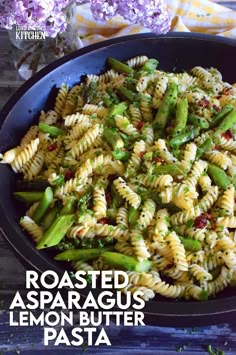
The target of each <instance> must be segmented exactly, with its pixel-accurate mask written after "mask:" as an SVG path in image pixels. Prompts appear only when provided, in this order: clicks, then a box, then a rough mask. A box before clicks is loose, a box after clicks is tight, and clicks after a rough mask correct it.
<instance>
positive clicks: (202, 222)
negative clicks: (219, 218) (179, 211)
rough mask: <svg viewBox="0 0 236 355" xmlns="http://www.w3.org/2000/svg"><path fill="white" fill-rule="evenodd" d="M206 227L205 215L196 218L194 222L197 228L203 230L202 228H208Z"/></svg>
mask: <svg viewBox="0 0 236 355" xmlns="http://www.w3.org/2000/svg"><path fill="white" fill-rule="evenodd" d="M206 225H207V219H206V218H205V216H204V214H201V215H200V216H198V217H197V218H195V221H194V227H195V228H199V229H202V228H204V227H206Z"/></svg>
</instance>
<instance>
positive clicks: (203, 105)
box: [198, 99, 210, 107]
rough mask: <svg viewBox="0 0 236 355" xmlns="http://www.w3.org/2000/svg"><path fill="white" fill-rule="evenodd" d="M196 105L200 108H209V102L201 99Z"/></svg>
mask: <svg viewBox="0 0 236 355" xmlns="http://www.w3.org/2000/svg"><path fill="white" fill-rule="evenodd" d="M198 105H199V106H202V107H209V105H210V101H208V100H207V99H201V100H199V102H198Z"/></svg>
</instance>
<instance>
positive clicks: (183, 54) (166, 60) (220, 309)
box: [0, 33, 236, 326]
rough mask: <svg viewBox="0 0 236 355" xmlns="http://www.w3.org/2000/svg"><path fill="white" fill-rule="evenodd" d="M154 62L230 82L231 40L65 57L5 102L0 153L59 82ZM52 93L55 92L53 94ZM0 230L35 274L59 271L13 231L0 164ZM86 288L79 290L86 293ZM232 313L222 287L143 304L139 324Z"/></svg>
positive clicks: (182, 38) (235, 45)
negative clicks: (142, 60)
mask: <svg viewBox="0 0 236 355" xmlns="http://www.w3.org/2000/svg"><path fill="white" fill-rule="evenodd" d="M144 54H145V55H147V56H148V57H151V58H157V59H158V60H159V63H160V65H159V67H160V69H163V70H169V71H171V70H176V71H182V70H187V69H190V68H192V67H193V66H196V65H201V66H203V67H216V68H218V69H219V70H220V71H221V73H222V75H223V78H224V80H225V81H228V82H231V83H234V82H236V70H235V58H236V41H233V40H230V39H225V38H222V37H217V36H209V35H202V34H192V33H172V34H168V35H165V36H155V35H153V34H140V35H133V36H127V37H121V38H117V39H112V40H108V41H105V42H102V43H98V44H95V45H92V46H89V47H87V48H85V49H81V50H78V51H75V52H73V53H71V54H70V55H68V56H65V57H63V58H61V59H59V60H58V61H56V62H54V63H52V64H50V65H48V66H47V67H46V68H44V69H43V70H41V71H40V72H39V73H38V74H36V75H35V76H34V77H33V78H31V79H30V80H28V81H27V82H26V83H25V84H24V85H23V86H22V87H21V88H20V89H19V90H18V91H17V92H16V93H15V94H14V95H13V96H12V98H11V99H10V100H9V101H8V103H7V104H6V105H5V107H4V108H3V110H2V112H1V122H0V123H1V124H2V128H1V131H0V152H4V151H6V150H7V149H10V148H11V147H13V146H15V145H17V144H18V142H19V140H20V138H21V137H22V136H23V134H24V133H25V132H26V130H27V129H28V128H29V126H31V125H32V124H34V123H35V122H36V119H37V115H38V113H39V112H40V110H42V109H43V108H44V107H45V106H46V107H47V108H50V102H51V99H50V98H51V97H53V89H54V88H55V86H56V87H59V86H60V84H61V83H63V82H65V83H68V84H69V85H73V84H75V83H77V82H79V81H80V79H81V77H82V76H83V75H84V74H87V73H94V74H98V73H101V72H103V71H104V70H105V69H106V59H107V58H108V57H110V56H111V57H116V58H117V59H120V60H126V59H128V58H131V57H135V56H137V55H144ZM54 91H55V90H54ZM0 177H1V178H0V196H1V200H0V228H1V231H2V233H3V235H4V236H5V237H6V239H7V240H8V242H9V243H10V244H11V245H12V247H13V248H14V249H15V251H16V252H17V254H19V255H20V256H21V258H22V259H23V261H25V262H27V264H28V268H34V269H37V270H38V271H39V272H43V271H46V270H54V271H56V272H57V273H58V274H60V275H61V274H62V273H63V271H64V268H63V265H62V264H60V263H59V262H56V261H54V260H53V259H52V257H51V253H50V251H48V250H43V251H38V250H36V249H35V247H34V245H33V243H32V242H31V240H30V239H29V238H28V237H27V236H26V235H25V233H24V232H23V231H22V230H21V229H20V227H19V223H18V222H19V217H20V214H21V213H20V212H21V211H20V208H19V206H18V205H17V204H16V201H15V200H14V199H13V196H12V192H13V191H14V186H15V183H16V175H15V174H14V173H13V172H12V170H11V169H10V168H9V167H8V166H5V165H0ZM88 291H89V288H87V289H86V290H84V294H85V295H86V294H87V292H88ZM234 312H235V313H236V289H227V290H225V291H224V292H222V293H221V294H220V295H218V296H217V297H216V298H215V299H212V300H209V301H205V302H193V301H191V302H187V301H171V300H156V301H155V300H154V301H150V302H147V304H146V308H145V314H146V317H145V322H146V324H153V325H164V326H166V325H168V326H194V325H203V324H216V323H219V322H226V321H229V319H230V318H231V317H233V316H235V313H234Z"/></svg>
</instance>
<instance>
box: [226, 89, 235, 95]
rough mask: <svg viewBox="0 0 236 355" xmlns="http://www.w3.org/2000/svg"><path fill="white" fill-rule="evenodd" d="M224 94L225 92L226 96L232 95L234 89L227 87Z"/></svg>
mask: <svg viewBox="0 0 236 355" xmlns="http://www.w3.org/2000/svg"><path fill="white" fill-rule="evenodd" d="M224 94H225V95H226V96H229V95H233V94H234V89H232V88H227V89H225V90H224Z"/></svg>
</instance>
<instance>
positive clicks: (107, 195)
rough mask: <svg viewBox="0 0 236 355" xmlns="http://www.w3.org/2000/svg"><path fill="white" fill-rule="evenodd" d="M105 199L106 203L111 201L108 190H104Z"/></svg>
mask: <svg viewBox="0 0 236 355" xmlns="http://www.w3.org/2000/svg"><path fill="white" fill-rule="evenodd" d="M106 201H107V203H108V204H110V203H111V195H110V194H109V192H106Z"/></svg>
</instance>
